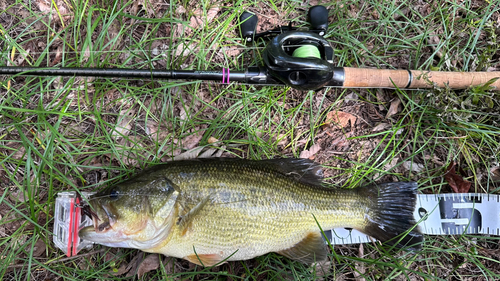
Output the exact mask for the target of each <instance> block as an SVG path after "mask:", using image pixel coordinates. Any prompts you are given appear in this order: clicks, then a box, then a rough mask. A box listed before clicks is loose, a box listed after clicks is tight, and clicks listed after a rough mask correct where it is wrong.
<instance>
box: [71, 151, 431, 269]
mask: <svg viewBox="0 0 500 281" xmlns="http://www.w3.org/2000/svg"><path fill="white" fill-rule="evenodd" d="M287 165H288V166H287ZM289 166H290V167H289ZM317 167H318V166H317V165H316V164H315V163H313V162H312V161H309V160H297V159H290V160H286V159H281V160H279V161H278V160H277V161H272V160H268V161H249V160H226V159H215V160H203V161H178V162H173V163H168V164H165V165H159V166H156V167H154V168H152V169H150V170H148V171H146V172H145V173H143V174H141V175H139V176H137V177H136V178H133V179H131V180H130V181H128V182H124V183H123V184H120V185H118V186H115V187H113V188H111V191H109V190H107V191H105V192H104V193H101V194H100V195H98V196H96V198H99V197H100V199H96V202H94V203H95V204H94V203H93V202H92V200H91V202H90V204H91V206H94V205H95V206H96V210H97V213H98V216H99V217H103V220H104V221H105V220H106V216H108V217H109V214H108V213H112V211H110V210H116V212H117V214H116V215H111V218H112V219H111V220H110V222H105V223H104V224H105V225H104V226H105V228H106V230H105V231H103V233H102V234H101V235H100V234H99V231H95V228H93V229H87V230H86V231H81V232H80V234H81V235H82V236H83V237H84V239H85V236H86V238H87V239H90V240H92V239H95V240H99V239H101V238H99V235H100V237H104V236H106V235H107V236H111V234H113V235H115V236H113V237H115V238H107V239H108V240H109V239H115V240H121V241H119V242H116V243H118V244H117V245H118V246H121V247H124V246H125V247H126V246H129V247H133V248H139V249H141V250H143V251H146V252H154V253H162V254H165V255H168V256H174V257H179V258H185V259H187V260H190V261H192V262H195V263H198V264H204V265H213V264H215V263H217V262H220V261H222V260H225V259H227V260H245V259H250V258H253V257H256V256H259V255H263V254H266V253H269V252H278V253H281V254H284V255H285V256H288V257H291V258H295V259H297V260H300V261H303V262H310V261H313V260H314V259H315V256H317V257H324V256H326V252H325V251H326V250H325V249H324V245H323V246H322V247H323V249H319V247H321V245H319V243H323V241H322V239H321V234H320V229H319V227H318V224H319V226H321V228H323V229H324V230H328V229H332V228H336V227H350V228H355V229H358V230H361V231H365V232H368V234H370V233H369V232H370V231H372V232H374V234H377V232H384V228H387V229H388V230H390V229H391V228H394V227H397V226H398V223H399V222H397V221H393V219H391V217H390V216H389V217H388V218H387V222H384V221H382V222H379V221H378V220H379V216H380V213H383V212H385V211H386V210H387V209H390V207H386V205H387V204H388V203H389V204H390V203H391V202H390V201H391V200H394V199H391V198H392V197H394V194H397V193H395V192H397V190H396V191H394V190H393V189H394V188H397V189H398V190H399V189H401V190H402V191H403V192H402V196H401V197H403V198H400V199H399V201H397V202H392V203H394V204H395V206H398V207H400V206H402V209H405V208H406V209H408V210H410V212H412V208H413V206H407V205H411V204H412V203H411V202H410V203H409V201H411V198H408V194H406V193H408V192H410V193H415V192H416V185H415V186H413V185H412V186H411V187H407V186H406V185H404V184H401V186H402V188H400V187H392V186H389V187H387V189H389V190H390V192H389V191H387V192H389V193H390V194H389V195H390V196H389V195H387V196H385V197H384V196H383V195H384V194H385V192H386V191H385V189H381V188H377V187H368V188H358V189H354V190H345V189H333V188H325V187H322V186H320V185H319V184H318V182H319V181H318V180H317V177H318V175H316V174H314V171H315V168H317ZM316 170H317V169H316ZM384 188H386V187H385V186H384ZM159 189H161V190H159ZM408 189H411V190H408ZM113 192H114V193H113ZM404 192H406V193H404ZM106 193H108V194H118V195H116V196H114V197H116V198H108V197H106V196H104V197H103V194H106ZM380 194H382V195H380ZM148 195H149V196H148ZM410 195H411V194H410ZM144 196H146V197H147V200H146V201H148V202H147V203H145V200H144V199H141V198H142V197H144ZM379 196H382V197H380V198H379ZM127 197H130V198H127ZM133 197H135V198H133ZM396 197H397V196H396ZM410 197H411V196H410ZM388 201H389V202H388ZM130 204H135V206H128V205H130ZM144 205H147V206H144ZM413 205H414V202H413ZM99 206H103V207H99ZM165 206H169V207H168V208H167V207H165ZM380 208H383V209H382V210H380ZM384 208H385V209H384ZM403 213H404V212H403ZM113 217H116V219H114V218H113ZM133 217H135V221H134V219H131V218H133ZM138 217H139V219H137V218H138ZM129 218H130V219H129ZM399 219H400V218H398V219H397V220H399ZM316 220H317V221H316ZM404 220H406V222H404V223H403V226H402V228H403V229H398V230H397V231H395V232H399V233H395V234H394V233H392V234H388V236H390V237H394V236H395V235H399V234H401V233H403V232H404V231H406V230H408V229H409V228H410V227H411V225H413V224H414V222H413V221H412V219H411V218H404ZM138 221H141V222H142V223H138ZM144 221H146V222H144ZM108 224H109V226H108ZM127 225H133V227H132V228H133V229H134V231H135V232H134V233H135V234H132V232H131V231H128V233H131V234H130V235H129V236H127V237H123V232H127V229H129V228H130V227H127ZM138 225H146V226H144V227H143V228H144V230H143V231H142V233H140V235H137V233H139V232H141V231H138V230H137V228H138ZM147 226H149V228H148V227H147ZM115 228H123V229H121V232H122V236H120V238H117V236H116V235H118V234H117V233H118V232H119V231H117V230H118V229H115ZM405 228H406V229H405ZM148 229H149V230H148ZM108 232H109V233H111V234H108ZM133 235H136V236H137V237H139V238H136V239H135V240H134V237H133ZM381 236H382V238H383V235H381ZM96 237H98V238H96ZM147 237H150V238H149V241H154V243H149V244H148V243H147V242H148V238H147ZM412 237H413V238H415V237H416V238H415V239H417V240H418V239H420V238H421V235H419V233H418V232H417V231H415V232H413V236H412ZM376 238H379V237H376ZM410 238H411V237H410ZM127 239H129V240H130V241H129V242H124V241H127ZM386 240H389V239H386ZM420 240H421V239H420ZM420 240H419V241H420ZM415 241H416V240H415ZM99 242H100V243H101V244H104V245H109V246H113V241H104V242H102V241H98V243H99ZM323 244H324V243H323Z"/></svg>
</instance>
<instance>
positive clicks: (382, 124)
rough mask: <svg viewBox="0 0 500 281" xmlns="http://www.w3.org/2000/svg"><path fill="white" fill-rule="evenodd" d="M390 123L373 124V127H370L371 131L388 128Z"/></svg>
mask: <svg viewBox="0 0 500 281" xmlns="http://www.w3.org/2000/svg"><path fill="white" fill-rule="evenodd" d="M390 126H391V125H390V124H387V123H380V124H378V125H377V126H375V128H373V129H372V132H379V131H383V130H385V129H386V128H389V127H390Z"/></svg>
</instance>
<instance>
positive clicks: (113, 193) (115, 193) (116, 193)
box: [109, 189, 120, 200]
mask: <svg viewBox="0 0 500 281" xmlns="http://www.w3.org/2000/svg"><path fill="white" fill-rule="evenodd" d="M119 195H120V192H119V191H118V190H114V189H113V190H111V192H110V193H109V198H110V199H113V200H116V199H118V196H119Z"/></svg>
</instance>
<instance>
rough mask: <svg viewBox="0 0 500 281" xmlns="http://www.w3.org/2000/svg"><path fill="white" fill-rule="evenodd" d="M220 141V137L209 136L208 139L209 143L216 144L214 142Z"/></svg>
mask: <svg viewBox="0 0 500 281" xmlns="http://www.w3.org/2000/svg"><path fill="white" fill-rule="evenodd" d="M218 141H219V140H218V139H216V138H214V137H209V138H208V140H207V142H208V143H209V144H214V143H216V142H218Z"/></svg>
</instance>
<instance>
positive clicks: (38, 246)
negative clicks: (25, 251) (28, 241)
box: [33, 239, 47, 257]
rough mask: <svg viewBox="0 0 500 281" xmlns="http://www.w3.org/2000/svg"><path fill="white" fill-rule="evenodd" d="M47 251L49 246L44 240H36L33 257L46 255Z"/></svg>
mask: <svg viewBox="0 0 500 281" xmlns="http://www.w3.org/2000/svg"><path fill="white" fill-rule="evenodd" d="M45 250H47V244H45V242H43V240H42V239H38V240H36V242H35V245H34V246H33V256H34V257H40V256H42V255H43V253H45Z"/></svg>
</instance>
